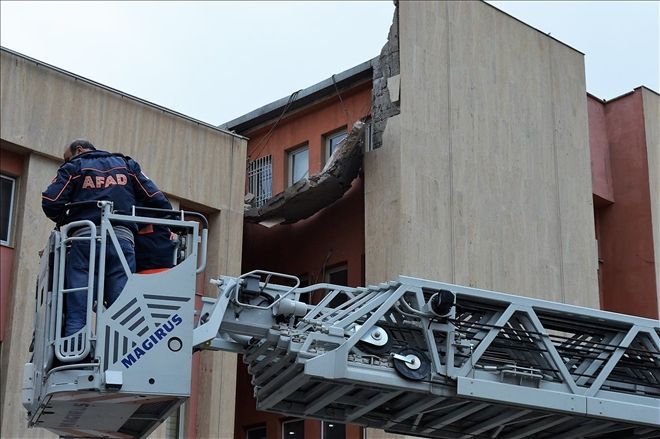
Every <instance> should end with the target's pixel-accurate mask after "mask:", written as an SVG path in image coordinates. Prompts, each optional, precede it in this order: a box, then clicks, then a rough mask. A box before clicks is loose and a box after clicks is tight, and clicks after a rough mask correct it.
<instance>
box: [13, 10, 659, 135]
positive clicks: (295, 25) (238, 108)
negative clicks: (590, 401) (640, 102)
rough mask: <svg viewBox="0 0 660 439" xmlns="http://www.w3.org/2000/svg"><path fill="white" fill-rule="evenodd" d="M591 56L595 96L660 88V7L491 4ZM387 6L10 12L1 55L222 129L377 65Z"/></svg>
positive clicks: (589, 78) (588, 58) (589, 71)
mask: <svg viewBox="0 0 660 439" xmlns="http://www.w3.org/2000/svg"><path fill="white" fill-rule="evenodd" d="M491 3H492V4H494V5H495V6H497V7H498V8H500V9H502V10H504V11H506V12H508V13H510V14H511V15H513V16H515V17H517V18H519V19H521V20H522V21H525V22H527V23H529V24H531V25H533V26H535V27H537V28H538V29H540V30H542V31H544V32H546V33H547V32H550V33H551V34H552V36H554V37H556V38H558V39H560V40H562V41H564V42H565V43H567V44H569V45H571V46H573V47H575V48H576V49H578V50H580V51H582V52H584V53H586V55H587V56H586V75H587V89H588V90H589V91H590V92H591V93H593V94H595V95H596V96H598V97H602V98H606V99H609V98H612V97H615V96H617V95H619V94H622V93H625V92H627V91H630V90H632V89H633V88H634V87H636V86H639V85H646V86H648V87H650V88H653V89H654V90H656V91H657V90H658V88H659V76H660V72H659V67H658V65H659V61H658V59H659V56H660V53H659V51H660V49H659V39H660V34H659V24H658V22H659V21H660V7H659V3H657V2H639V3H637V2H620V3H618V2H491ZM393 11H394V6H393V4H392V2H391V1H384V2H375V1H368V2H316V3H305V2H284V3H276V2H218V3H213V2H185V3H184V2H112V3H105V2H41V3H31V2H5V1H3V2H2V3H1V11H0V17H1V23H0V34H1V44H2V45H3V46H5V47H7V48H9V49H13V50H16V51H18V52H21V53H24V54H26V55H28V56H31V57H33V58H37V59H39V60H41V61H44V62H46V63H49V64H53V65H55V66H57V67H60V68H63V69H65V70H69V71H71V72H73V73H76V74H78V75H81V76H84V77H87V78H90V79H92V80H94V81H97V82H100V83H103V84H105V85H108V86H110V87H114V88H117V89H119V90H121V91H124V92H126V93H129V94H132V95H135V96H138V97H140V98H142V99H146V100H149V101H152V102H154V103H156V104H159V105H163V106H165V107H168V108H171V109H173V110H175V111H179V112H181V113H184V114H187V115H189V116H192V117H195V118H198V119H200V120H203V121H205V122H209V123H213V124H220V123H222V122H226V121H228V120H230V119H233V118H234V117H237V116H240V115H242V114H244V113H246V112H248V111H251V110H253V109H255V108H257V107H260V106H262V105H264V104H267V103H269V102H271V101H273V100H276V99H279V98H281V97H284V96H287V95H289V94H290V93H292V92H293V91H295V90H298V89H301V88H304V87H307V86H309V85H312V84H314V83H316V82H319V81H321V80H323V79H325V78H327V77H329V76H331V75H332V74H333V73H338V72H341V71H343V70H346V69H348V68H350V67H352V66H354V65H356V64H359V63H361V62H363V61H366V60H367V59H369V58H372V57H374V56H376V55H378V53H379V52H380V49H381V47H382V46H383V44H384V43H385V41H386V38H387V32H388V29H389V26H390V23H391V19H392V13H393Z"/></svg>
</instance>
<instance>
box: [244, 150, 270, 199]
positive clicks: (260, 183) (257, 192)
mask: <svg viewBox="0 0 660 439" xmlns="http://www.w3.org/2000/svg"><path fill="white" fill-rule="evenodd" d="M247 176H248V192H250V193H251V194H253V195H254V197H255V199H254V202H255V206H257V207H259V206H263V205H264V204H266V201H268V200H269V199H270V197H272V196H273V161H272V158H271V156H269V155H268V156H265V157H259V158H258V159H256V160H253V161H251V162H250V163H248V169H247Z"/></svg>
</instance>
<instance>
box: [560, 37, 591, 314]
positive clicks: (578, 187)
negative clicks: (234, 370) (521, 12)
mask: <svg viewBox="0 0 660 439" xmlns="http://www.w3.org/2000/svg"><path fill="white" fill-rule="evenodd" d="M549 70H550V71H551V72H552V84H551V90H552V103H553V118H552V120H553V123H554V126H555V130H554V144H555V167H556V174H557V183H556V184H557V194H558V200H559V211H558V215H557V219H558V221H560V227H561V240H560V243H561V251H562V261H563V262H562V277H563V279H562V282H563V289H564V294H563V296H562V300H561V301H562V302H566V303H570V304H573V305H581V306H587V307H591V308H599V302H600V300H599V297H598V271H597V270H598V265H597V264H598V256H597V246H596V242H595V235H594V230H595V229H594V216H593V200H592V191H591V155H590V151H589V122H588V116H587V102H586V100H585V98H584V94H585V92H584V90H585V87H586V85H585V77H584V56H583V55H582V54H580V53H578V52H574V51H571V50H567V49H566V48H565V47H563V46H562V45H560V44H558V43H556V42H554V41H552V44H551V51H550V67H549Z"/></svg>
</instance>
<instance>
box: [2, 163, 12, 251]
mask: <svg viewBox="0 0 660 439" xmlns="http://www.w3.org/2000/svg"><path fill="white" fill-rule="evenodd" d="M15 189H16V180H15V179H14V178H12V177H9V176H7V175H1V174H0V244H2V245H9V241H10V238H11V223H12V216H13V214H14V192H15Z"/></svg>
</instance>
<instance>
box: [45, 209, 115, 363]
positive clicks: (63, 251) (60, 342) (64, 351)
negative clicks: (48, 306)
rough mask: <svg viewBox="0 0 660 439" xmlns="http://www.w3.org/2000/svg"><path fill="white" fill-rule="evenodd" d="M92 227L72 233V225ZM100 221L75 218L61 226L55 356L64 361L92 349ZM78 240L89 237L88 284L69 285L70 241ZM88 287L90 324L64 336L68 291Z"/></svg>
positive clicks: (101, 259) (86, 315) (88, 321)
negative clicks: (66, 283)
mask: <svg viewBox="0 0 660 439" xmlns="http://www.w3.org/2000/svg"><path fill="white" fill-rule="evenodd" d="M74 228H75V229H80V230H84V229H86V228H87V229H89V236H69V235H68V234H69V231H70V230H71V229H74ZM96 230H97V228H96V225H95V224H94V223H93V222H92V221H89V220H81V221H74V222H71V223H68V224H66V225H65V226H63V227H61V228H60V234H61V240H60V243H59V249H58V250H59V266H58V268H57V270H58V274H57V276H58V283H57V295H56V296H57V321H56V323H55V329H56V335H55V356H56V357H57V359H58V360H60V361H66V362H72V361H77V360H81V359H83V358H84V357H86V356H87V355H88V354H89V352H90V349H91V340H90V338H91V335H92V333H91V325H90V322H91V317H92V308H93V304H94V271H95V267H96V239H97V234H96ZM75 241H81V242H82V241H89V262H88V267H87V269H88V273H87V286H85V287H76V288H68V289H67V288H65V287H64V277H65V270H66V264H67V244H68V243H70V242H75ZM99 257H100V261H99V265H101V266H103V265H104V263H105V255H104V254H101V255H99ZM82 291H86V293H87V304H86V310H85V318H86V322H87V323H86V324H85V325H84V326H83V327H82V328H81V329H80V330H79V331H78V332H76V333H74V334H71V335H69V336H63V335H62V331H63V329H64V328H63V304H64V294H70V293H75V292H82Z"/></svg>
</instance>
